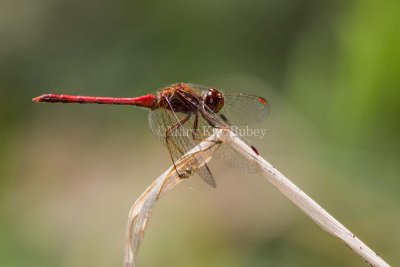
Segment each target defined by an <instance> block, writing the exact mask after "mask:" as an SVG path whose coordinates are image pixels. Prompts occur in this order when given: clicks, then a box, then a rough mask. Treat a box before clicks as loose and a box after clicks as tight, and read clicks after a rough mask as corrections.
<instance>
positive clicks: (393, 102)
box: [0, 0, 400, 267]
mask: <svg viewBox="0 0 400 267" xmlns="http://www.w3.org/2000/svg"><path fill="white" fill-rule="evenodd" d="M399 14H400V2H399V1H398V0H385V1H372V0H364V1H362V0H353V1H313V0H300V1H288V0H283V1H282V0H281V1H277V0H276V1H262V0H259V1H247V2H245V1H210V0H205V1H188V0H186V1H182V0H181V1H179V0H175V1H121V0H118V1H101V0H99V1H77V0H72V1H71V0H70V1H66V0H60V1H51V0H37V1H12V0H1V1H0V35H1V42H0V142H1V143H0V213H1V220H0V265H1V266H63V267H67V266H122V261H123V245H124V232H125V224H126V220H127V216H128V211H129V208H130V206H131V204H132V203H133V202H134V200H135V199H136V198H137V197H138V196H139V195H140V194H141V192H142V191H144V189H145V188H146V187H147V185H149V184H150V183H151V182H152V181H153V180H154V179H155V178H156V177H158V175H160V174H161V173H162V172H163V171H164V170H165V169H166V168H167V167H169V166H170V164H171V162H170V159H169V156H168V152H167V150H166V149H165V148H164V147H162V145H161V144H159V143H158V141H157V139H156V138H155V137H154V136H152V134H151V132H150V130H149V128H148V126H147V112H146V111H143V110H140V109H135V108H131V107H123V106H96V105H61V104H58V105H56V104H54V105H50V104H48V105H47V104H34V103H32V102H31V98H32V97H34V96H37V95H40V94H42V93H48V92H53V93H69V94H81V95H104V96H121V97H123V96H126V97H130V96H137V95H141V94H145V93H148V92H154V91H156V90H157V89H158V88H160V87H163V86H164V85H167V84H170V83H174V82H179V81H184V82H194V83H199V84H204V85H209V86H215V87H217V88H221V89H223V90H225V91H233V92H245V93H251V94H259V95H262V96H264V97H265V98H267V99H268V101H269V102H270V104H271V113H270V116H269V118H268V119H267V120H266V121H265V122H263V123H261V124H259V125H257V127H261V128H267V129H268V133H267V136H266V137H265V138H264V139H262V140H252V141H253V142H254V143H255V144H256V145H257V147H258V149H259V150H260V153H261V154H262V155H263V156H265V158H266V159H267V160H268V161H270V162H271V163H272V164H273V165H274V166H276V167H277V168H278V169H279V170H280V171H282V172H283V173H284V174H286V175H287V176H288V177H289V178H290V179H291V180H292V181H293V182H294V183H296V184H297V185H298V186H299V187H301V188H302V189H303V190H304V191H305V192H306V193H308V194H309V195H310V196H311V197H312V198H314V199H315V200H316V201H317V202H318V203H320V204H321V205H322V206H323V207H324V208H326V209H327V210H328V211H329V212H330V213H331V214H332V215H333V216H335V217H336V218H337V219H339V220H340V221H341V222H342V223H343V224H344V225H346V226H347V227H348V228H350V229H351V230H352V231H354V232H355V233H356V234H357V235H358V236H359V237H360V238H361V239H362V240H363V241H365V242H366V243H367V244H368V245H369V246H370V247H371V248H373V249H374V250H376V251H377V252H378V254H379V255H381V256H382V257H383V258H384V259H385V260H387V261H388V262H389V263H390V264H392V265H393V266H396V265H399V264H400V254H399V253H398V252H399V248H400V229H399V225H400V213H399V200H400V195H399V186H400V181H399V171H400V167H399V159H400V152H399V149H400V140H399V136H400V123H399V118H400V116H399V115H400V104H399V103H400V95H399V94H400V93H399V92H400V90H399V87H400V17H399ZM211 166H212V168H213V172H214V175H215V176H216V177H217V183H218V188H217V189H216V190H213V189H211V188H209V187H207V185H206V184H205V183H203V182H202V181H201V180H200V179H198V177H197V176H196V177H193V178H192V179H191V180H190V181H188V182H185V183H183V184H181V185H180V186H179V187H178V188H177V189H175V190H174V191H172V192H170V193H169V194H168V195H166V196H165V197H164V198H162V199H161V201H159V202H158V204H157V206H156V208H155V210H154V213H153V216H152V220H151V222H150V225H149V230H148V234H147V235H146V238H145V241H144V244H143V246H142V250H141V251H140V253H139V260H138V264H139V266H185V267H186V266H218V267H220V266H229V267H231V266H235V267H244V266H365V264H364V263H363V261H362V260H361V259H360V258H359V257H358V256H356V255H355V254H353V252H352V251H351V250H350V249H349V248H347V247H346V246H345V245H344V244H343V243H342V242H341V241H339V240H337V239H335V238H333V237H331V236H329V235H328V234H327V233H325V232H323V231H322V230H320V229H319V228H318V227H317V226H316V225H315V224H314V223H313V222H312V221H311V220H310V219H308V218H307V217H306V216H305V215H304V214H303V213H302V212H300V211H299V210H298V208H296V207H295V206H294V205H293V204H292V203H290V202H289V201H288V200H287V199H286V198H285V197H283V196H282V195H281V194H280V193H279V192H278V191H277V190H276V189H275V188H273V187H272V186H271V185H270V184H268V183H267V182H266V180H265V179H264V178H262V177H261V176H260V175H257V174H241V173H238V172H235V171H233V170H230V169H227V168H226V167H225V166H224V165H223V164H220V163H218V162H212V163H211Z"/></svg>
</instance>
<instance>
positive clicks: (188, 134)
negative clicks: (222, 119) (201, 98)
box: [149, 108, 216, 187]
mask: <svg viewBox="0 0 400 267" xmlns="http://www.w3.org/2000/svg"><path fill="white" fill-rule="evenodd" d="M195 120H196V116H195V115H193V114H186V113H180V112H174V111H171V110H168V109H165V108H158V109H155V110H152V111H150V113H149V125H150V129H151V130H152V132H153V133H154V134H155V135H156V136H158V138H159V140H160V142H161V143H162V144H163V145H164V146H166V147H167V149H168V151H169V153H170V155H171V158H172V160H173V162H175V161H176V160H178V159H179V158H181V157H182V156H183V155H184V154H186V153H187V152H188V151H189V150H191V149H192V148H194V147H195V146H196V145H198V144H199V143H200V142H201V141H202V140H203V139H205V138H207V137H208V136H209V135H210V133H209V132H202V131H197V132H196V133H194V134H193V131H194V129H193V126H194V124H195ZM197 126H198V127H205V126H206V125H205V122H204V120H202V119H200V118H199V117H198V119H197ZM171 129H172V130H171ZM199 160H203V159H202V156H201V153H198V154H197V155H196V156H193V157H191V159H190V160H189V161H188V163H189V164H190V163H192V164H193V165H195V166H197V164H195V163H198V161H199ZM196 173H197V174H198V175H199V176H200V177H201V178H202V179H203V180H204V181H205V182H207V183H208V184H209V185H211V186H212V187H215V186H216V183H215V180H214V177H213V176H212V174H211V171H210V169H209V168H208V166H207V165H206V164H205V165H203V166H202V167H201V168H199V169H198V170H196Z"/></svg>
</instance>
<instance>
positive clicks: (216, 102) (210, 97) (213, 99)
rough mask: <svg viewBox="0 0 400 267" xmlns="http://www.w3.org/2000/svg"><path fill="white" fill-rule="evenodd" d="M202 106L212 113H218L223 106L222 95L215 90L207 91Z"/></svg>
mask: <svg viewBox="0 0 400 267" xmlns="http://www.w3.org/2000/svg"><path fill="white" fill-rule="evenodd" d="M204 104H205V105H206V106H207V107H208V108H209V109H211V110H212V111H213V112H215V113H218V112H219V111H220V110H221V108H222V107H223V106H224V95H223V94H222V93H221V92H219V91H218V90H216V89H213V88H211V89H209V90H208V91H207V93H206V95H205V96H204Z"/></svg>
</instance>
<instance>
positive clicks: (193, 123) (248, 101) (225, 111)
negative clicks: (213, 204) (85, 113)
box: [32, 83, 269, 187]
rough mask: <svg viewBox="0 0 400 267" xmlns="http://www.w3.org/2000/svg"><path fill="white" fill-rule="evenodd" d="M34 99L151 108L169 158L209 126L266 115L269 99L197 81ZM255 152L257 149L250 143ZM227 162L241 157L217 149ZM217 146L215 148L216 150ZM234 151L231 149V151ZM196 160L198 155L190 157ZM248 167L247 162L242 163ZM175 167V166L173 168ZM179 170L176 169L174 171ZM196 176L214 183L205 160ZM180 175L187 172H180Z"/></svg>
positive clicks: (239, 123) (245, 122)
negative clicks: (129, 93)
mask: <svg viewBox="0 0 400 267" xmlns="http://www.w3.org/2000/svg"><path fill="white" fill-rule="evenodd" d="M32 100H33V101H34V102H48V103H79V104H87V103H94V104H112V105H133V106H138V107H144V108H148V109H150V113H149V124H150V128H151V130H152V132H153V133H154V134H156V135H158V136H159V138H160V141H161V142H162V143H163V144H164V145H165V146H166V147H167V148H168V151H169V154H170V156H171V159H172V162H173V163H174V166H175V169H176V165H175V161H176V160H178V159H179V158H180V157H182V156H183V155H184V154H186V153H187V152H188V151H189V150H191V149H192V148H193V147H195V146H196V145H198V144H199V143H200V142H201V141H203V140H204V139H206V138H207V137H209V136H210V135H211V134H212V131H209V130H210V128H211V129H213V128H228V127H229V128H232V126H243V125H249V124H253V123H256V122H259V121H261V120H263V119H264V118H266V117H267V115H268V112H269V105H268V102H267V101H266V100H265V99H264V98H262V97H259V96H253V95H247V94H241V93H239V94H228V93H222V92H221V91H219V90H217V89H215V88H211V87H205V86H201V85H196V84H188V83H176V84H172V85H170V86H167V87H164V88H162V89H161V90H160V91H159V92H158V93H157V94H148V95H144V96H139V97H134V98H114V97H93V96H73V95H58V94H44V95H41V96H38V97H35V98H33V99H32ZM252 148H253V150H254V151H255V152H256V153H257V154H258V152H257V150H256V149H255V148H254V147H252ZM218 150H220V151H221V152H222V154H221V157H222V158H223V159H224V161H225V162H227V163H228V165H231V166H236V167H239V168H242V167H243V166H241V165H240V163H241V162H243V161H241V160H238V157H237V155H236V156H235V155H233V154H235V153H234V152H233V150H232V151H230V149H229V147H227V146H224V149H220V148H219V149H218ZM218 150H217V151H218ZM232 152H233V153H232ZM191 160H193V161H195V162H196V161H197V160H198V158H195V157H193V159H191ZM244 167H245V168H247V169H249V170H250V169H251V167H250V166H247V167H246V166H244ZM176 170H177V169H176ZM177 172H178V171H177ZM196 172H197V173H198V174H199V176H200V177H201V178H202V179H203V180H204V181H206V182H207V183H208V184H209V185H211V186H212V187H216V183H215V180H214V177H213V175H212V174H211V171H210V169H209V167H208V166H207V164H205V165H203V166H202V167H201V168H199V169H198V170H196ZM178 175H179V176H180V177H182V178H185V177H187V176H188V173H179V172H178Z"/></svg>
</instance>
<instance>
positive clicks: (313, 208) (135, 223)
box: [125, 129, 389, 267]
mask: <svg viewBox="0 0 400 267" xmlns="http://www.w3.org/2000/svg"><path fill="white" fill-rule="evenodd" d="M209 139H212V140H220V141H222V142H224V143H225V145H229V146H230V147H231V148H232V149H234V150H235V151H236V152H237V153H239V154H240V155H241V156H242V158H243V160H246V161H248V163H249V164H252V165H256V166H257V167H258V169H259V171H260V172H261V173H262V174H263V175H264V176H265V177H266V178H267V180H268V181H269V182H270V183H271V184H272V185H274V186H275V187H276V188H278V190H279V191H280V192H282V193H283V194H284V195H285V196H286V197H287V198H289V199H290V200H291V201H292V202H293V203H294V204H296V205H297V206H298V207H299V208H300V209H301V210H302V211H303V212H304V213H305V214H306V215H307V216H309V217H310V218H311V219H312V220H313V221H314V222H316V223H317V224H318V225H319V226H320V227H321V228H322V229H324V230H325V231H327V232H328V233H330V234H332V235H333V236H336V237H338V238H340V239H341V240H342V241H343V242H345V244H346V245H348V246H349V247H350V248H351V249H352V250H353V251H354V252H355V253H357V254H358V255H359V256H361V257H362V258H363V259H364V260H365V261H366V262H367V263H368V264H369V265H371V266H389V265H388V264H387V263H386V262H385V261H384V260H383V259H382V258H380V257H379V256H378V255H377V254H376V253H375V252H374V251H372V250H371V249H370V248H369V247H368V246H367V245H366V244H364V243H363V242H362V241H361V240H360V239H358V238H357V237H356V236H355V235H354V234H353V233H352V232H350V231H349V230H348V229H347V228H346V227H344V226H343V225H342V224H341V223H340V222H339V221H337V220H336V219H335V218H333V217H332V216H331V215H330V214H329V213H328V212H326V211H325V210H324V209H323V208H322V207H321V206H319V205H318V204H317V203H316V202H315V201H314V200H312V199H311V198H310V197H309V196H308V195H306V194H305V193H304V192H303V191H301V190H300V189H299V188H298V187H297V186H296V185H295V184H293V183H292V182H291V181H290V180H289V179H287V178H286V177H285V176H284V175H283V174H282V173H280V172H279V171H278V170H277V169H275V168H274V167H273V166H272V165H271V164H269V163H268V162H267V161H266V160H265V159H263V158H262V157H261V156H260V155H257V154H255V153H254V151H253V150H252V149H251V148H250V147H249V146H248V145H247V144H246V143H245V142H243V141H242V140H241V139H240V138H239V137H238V136H237V135H236V134H235V133H234V132H232V131H230V130H229V129H222V130H219V131H217V132H216V133H215V134H214V135H212V136H211V137H210V138H209ZM218 147H219V145H218V144H215V143H212V142H208V141H204V142H202V143H201V144H200V145H199V146H197V147H195V148H194V149H192V150H191V151H189V152H188V153H187V154H186V155H185V156H183V157H182V158H181V159H180V160H179V161H178V162H177V168H178V170H185V169H187V167H188V166H189V167H190V169H191V170H194V171H195V170H196V169H197V168H199V167H201V166H202V165H203V164H204V163H206V162H208V161H209V160H210V159H211V157H212V154H213V152H214V151H215V150H216V149H218ZM199 152H200V153H201V155H202V156H201V157H200V158H199V159H200V160H198V161H197V163H196V164H199V166H195V165H193V164H192V165H190V164H191V162H190V157H188V155H189V156H193V155H194V156H196V155H197V154H199ZM181 181H182V179H181V178H179V177H178V176H177V175H176V171H175V169H174V168H173V167H170V168H169V169H168V170H167V171H165V172H164V173H163V174H162V175H161V176H160V177H158V178H157V180H155V181H154V182H153V183H152V184H151V185H150V186H149V187H148V188H147V189H146V191H145V192H144V193H143V194H142V195H141V196H140V197H139V198H138V199H137V200H136V202H135V204H134V205H133V206H132V208H131V211H130V213H129V219H128V225H127V230H126V244H125V267H133V266H135V258H136V254H137V251H138V249H139V247H140V244H141V241H142V239H143V237H144V232H145V229H146V226H147V223H148V220H149V218H150V215H151V210H152V207H153V206H154V204H155V202H156V201H157V199H158V198H159V197H160V196H161V195H163V194H164V193H166V192H167V191H169V190H171V189H172V188H173V187H175V186H176V185H177V184H179V183H180V182H181Z"/></svg>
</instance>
